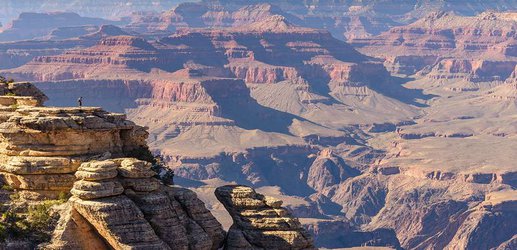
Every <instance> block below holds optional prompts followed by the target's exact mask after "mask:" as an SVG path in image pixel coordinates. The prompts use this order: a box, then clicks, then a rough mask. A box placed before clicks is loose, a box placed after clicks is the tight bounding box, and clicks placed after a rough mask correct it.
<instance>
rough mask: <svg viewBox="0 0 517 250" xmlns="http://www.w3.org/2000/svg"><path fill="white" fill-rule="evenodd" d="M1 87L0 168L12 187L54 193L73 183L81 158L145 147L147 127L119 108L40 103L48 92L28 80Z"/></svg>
mask: <svg viewBox="0 0 517 250" xmlns="http://www.w3.org/2000/svg"><path fill="white" fill-rule="evenodd" d="M2 91H4V92H5V93H7V94H8V95H4V96H2V97H0V100H1V102H2V103H1V105H2V106H3V108H2V121H1V125H0V130H1V132H0V133H1V138H2V145H3V146H2V149H1V152H2V157H1V162H2V164H1V174H2V176H3V177H4V179H5V181H6V182H7V183H8V184H9V185H11V186H13V187H14V188H16V189H19V190H24V191H28V192H29V193H32V192H34V193H35V194H36V195H42V196H49V197H56V196H57V194H59V193H60V192H68V191H69V190H70V189H71V188H72V184H73V181H74V180H75V177H74V176H73V174H74V173H75V171H76V170H77V168H78V167H79V165H80V163H81V162H82V161H84V160H87V159H89V158H92V157H102V156H103V155H106V154H108V155H113V156H117V155H118V156H124V155H131V154H133V153H134V152H137V151H139V150H143V151H145V150H147V145H146V141H145V140H146V138H147V132H146V131H145V130H144V129H143V128H142V127H139V126H137V125H135V124H134V123H132V122H130V121H128V120H126V119H125V115H123V114H114V113H109V112H106V111H103V110H102V109H100V108H80V107H78V108H49V107H43V106H42V105H43V102H44V101H46V100H47V97H46V96H45V95H44V94H43V93H42V92H41V91H39V90H38V89H36V88H35V87H34V86H33V85H31V84H29V83H10V84H7V85H4V87H3V89H2Z"/></svg>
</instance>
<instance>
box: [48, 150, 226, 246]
mask: <svg viewBox="0 0 517 250" xmlns="http://www.w3.org/2000/svg"><path fill="white" fill-rule="evenodd" d="M150 168H151V165H150V163H148V162H144V161H140V160H137V159H134V158H118V159H111V160H105V161H92V162H86V163H83V164H82V165H81V167H79V170H78V171H77V172H76V174H75V175H76V177H77V178H78V179H79V180H78V181H76V182H75V183H74V188H73V189H72V191H71V193H72V195H73V196H72V198H71V199H70V201H69V203H70V205H69V207H68V208H67V210H66V211H65V212H64V213H65V215H64V216H62V219H61V221H60V222H59V225H58V227H57V229H56V231H55V233H54V237H53V242H52V244H51V245H50V246H49V248H51V249H69V248H77V249H89V247H93V244H96V245H99V246H97V247H100V248H101V249H109V248H114V249H150V248H151V249H218V248H219V247H220V246H222V244H223V240H224V237H225V232H224V231H223V230H222V227H221V225H220V224H219V222H217V220H215V218H214V217H213V216H212V215H211V214H210V212H209V211H208V210H207V209H206V208H204V204H203V203H202V202H201V201H200V200H198V199H197V197H196V195H195V194H194V193H192V192H191V191H189V190H186V189H181V188H172V187H168V186H164V185H163V184H161V183H160V182H159V181H158V180H157V179H155V178H154V177H152V176H154V175H155V172H153V171H152V170H151V169H150ZM84 224H86V225H87V226H85V225H84ZM92 231H94V232H95V233H90V234H89V236H87V237H89V238H93V240H88V241H83V240H82V238H81V237H85V236H82V235H84V234H85V232H92Z"/></svg>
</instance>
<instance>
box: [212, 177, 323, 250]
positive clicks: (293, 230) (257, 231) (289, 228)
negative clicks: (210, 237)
mask: <svg viewBox="0 0 517 250" xmlns="http://www.w3.org/2000/svg"><path fill="white" fill-rule="evenodd" d="M215 195H216V197H217V199H218V200H219V201H220V202H221V203H223V205H224V207H225V208H226V210H228V212H229V213H230V215H231V216H232V219H233V225H232V226H231V228H230V229H229V231H228V236H227V239H226V246H225V248H226V249H315V247H314V245H313V243H312V239H311V237H310V236H309V234H308V233H307V232H306V231H305V229H304V228H303V227H302V226H301V224H300V222H299V221H298V220H297V219H296V218H294V217H292V215H290V213H289V212H288V211H287V210H286V209H285V208H282V201H281V200H278V199H276V198H273V197H268V196H263V195H261V194H258V193H256V192H255V190H253V189H252V188H250V187H246V186H222V187H219V188H217V189H216V191H215Z"/></svg>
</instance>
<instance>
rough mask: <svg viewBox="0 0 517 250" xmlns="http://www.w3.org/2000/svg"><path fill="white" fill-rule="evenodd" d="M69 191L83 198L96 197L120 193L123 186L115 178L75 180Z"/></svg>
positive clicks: (122, 190)
mask: <svg viewBox="0 0 517 250" xmlns="http://www.w3.org/2000/svg"><path fill="white" fill-rule="evenodd" d="M70 192H71V193H72V194H73V195H74V196H77V197H78V198H81V199H83V200H91V199H98V198H103V197H110V196H115V195H119V194H122V193H123V192H124V188H123V187H122V185H121V184H120V182H118V181H116V180H103V181H84V180H80V181H76V182H75V183H74V187H73V188H72V190H70Z"/></svg>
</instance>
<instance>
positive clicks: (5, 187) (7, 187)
mask: <svg viewBox="0 0 517 250" xmlns="http://www.w3.org/2000/svg"><path fill="white" fill-rule="evenodd" d="M2 190H5V191H13V190H14V189H13V187H11V186H9V185H7V184H4V185H2Z"/></svg>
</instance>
